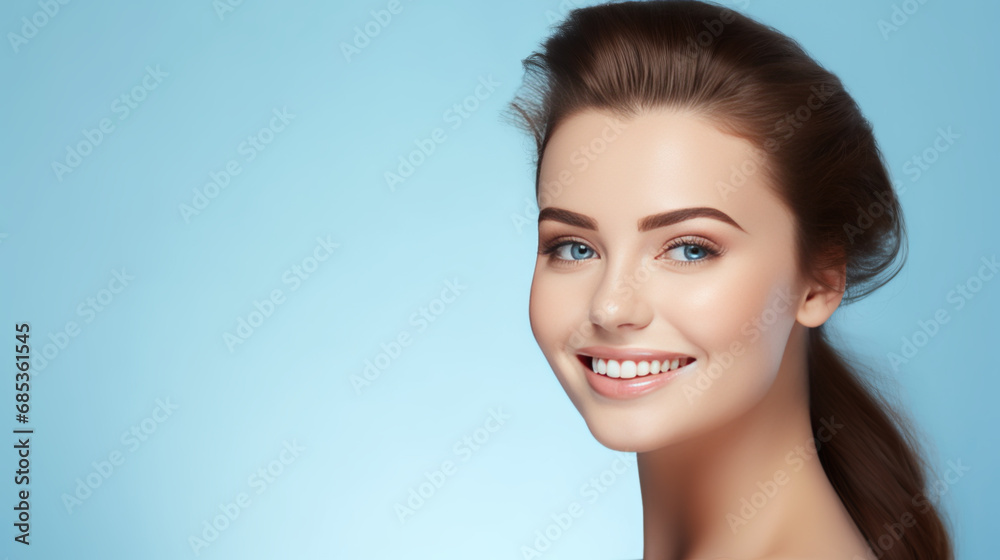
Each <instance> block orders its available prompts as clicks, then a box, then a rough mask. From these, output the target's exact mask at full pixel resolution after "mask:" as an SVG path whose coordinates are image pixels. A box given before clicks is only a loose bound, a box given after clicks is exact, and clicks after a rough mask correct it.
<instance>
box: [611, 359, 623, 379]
mask: <svg viewBox="0 0 1000 560" xmlns="http://www.w3.org/2000/svg"><path fill="white" fill-rule="evenodd" d="M621 375H622V370H621V365H619V364H618V360H608V377H615V378H618V377H621Z"/></svg>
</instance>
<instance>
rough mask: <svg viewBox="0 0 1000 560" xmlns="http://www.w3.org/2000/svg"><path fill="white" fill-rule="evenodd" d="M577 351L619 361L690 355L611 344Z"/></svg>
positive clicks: (669, 358)
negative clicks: (616, 346)
mask: <svg viewBox="0 0 1000 560" xmlns="http://www.w3.org/2000/svg"><path fill="white" fill-rule="evenodd" d="M577 353H578V354H582V355H584V356H590V357H591V358H604V359H606V360H618V361H619V362H624V361H633V362H641V361H646V362H651V361H653V360H659V361H661V362H665V361H671V360H675V359H679V358H691V357H692V356H689V355H687V354H681V353H678V352H665V351H663V350H650V349H648V348H614V347H611V346H587V347H585V348H580V349H578V350H577Z"/></svg>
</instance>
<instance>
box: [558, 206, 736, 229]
mask: <svg viewBox="0 0 1000 560" xmlns="http://www.w3.org/2000/svg"><path fill="white" fill-rule="evenodd" d="M694 218H711V219H713V220H719V221H720V222H723V223H727V224H729V225H731V226H733V227H735V228H737V229H739V230H740V231H742V232H743V233H746V230H745V229H743V228H742V227H740V225H739V224H738V223H736V220H734V219H732V218H730V217H729V215H728V214H726V213H725V212H722V211H721V210H716V209H715V208H709V207H707V206H699V207H696V208H679V209H677V210H670V211H669V212H661V213H659V214H653V215H652V216H646V217H645V218H643V219H641V220H639V224H638V228H639V231H640V232H647V231H650V230H654V229H656V228H661V227H666V226H669V225H673V224H676V223H678V222H683V221H685V220H693V219H694ZM543 220H552V221H555V222H561V223H564V224H567V225H571V226H577V227H581V228H584V229H590V230H594V231H598V230H597V221H596V220H594V219H593V218H591V217H589V216H585V215H583V214H580V213H577V212H573V211H570V210H564V209H562V208H554V207H551V206H550V207H548V208H544V209H543V210H542V211H541V212H539V213H538V223H542V221H543Z"/></svg>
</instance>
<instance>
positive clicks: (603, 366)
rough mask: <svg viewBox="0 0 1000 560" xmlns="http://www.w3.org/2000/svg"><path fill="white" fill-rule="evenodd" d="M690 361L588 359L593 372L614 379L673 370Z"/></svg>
mask: <svg viewBox="0 0 1000 560" xmlns="http://www.w3.org/2000/svg"><path fill="white" fill-rule="evenodd" d="M691 361H692V359H691V358H676V359H674V360H670V361H664V362H660V361H659V360H653V361H652V362H646V361H638V362H637V361H633V360H623V361H620V362H619V361H618V360H605V359H604V358H595V357H592V358H591V359H590V363H591V369H593V370H594V372H596V373H600V374H602V375H607V376H608V377H614V378H616V379H632V378H634V377H643V376H646V375H656V374H658V373H663V372H667V371H673V370H675V369H678V368H680V367H684V366H686V365H687V364H689V363H691Z"/></svg>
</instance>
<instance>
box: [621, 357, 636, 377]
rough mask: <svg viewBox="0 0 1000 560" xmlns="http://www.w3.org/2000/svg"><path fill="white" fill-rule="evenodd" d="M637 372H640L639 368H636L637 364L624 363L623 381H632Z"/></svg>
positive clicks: (629, 361)
mask: <svg viewBox="0 0 1000 560" xmlns="http://www.w3.org/2000/svg"><path fill="white" fill-rule="evenodd" d="M636 371H638V368H637V367H636V365H635V362H633V361H631V360H626V361H624V362H622V379H632V378H633V377H635V373H636Z"/></svg>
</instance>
